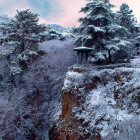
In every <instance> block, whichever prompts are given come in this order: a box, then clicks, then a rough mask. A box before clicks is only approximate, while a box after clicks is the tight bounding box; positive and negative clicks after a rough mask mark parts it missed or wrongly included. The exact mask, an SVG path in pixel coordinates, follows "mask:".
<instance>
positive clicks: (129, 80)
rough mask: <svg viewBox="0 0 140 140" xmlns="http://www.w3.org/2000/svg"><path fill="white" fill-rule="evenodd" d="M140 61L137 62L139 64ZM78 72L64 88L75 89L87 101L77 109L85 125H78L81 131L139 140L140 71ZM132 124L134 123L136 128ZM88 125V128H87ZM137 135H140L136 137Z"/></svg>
mask: <svg viewBox="0 0 140 140" xmlns="http://www.w3.org/2000/svg"><path fill="white" fill-rule="evenodd" d="M139 60H140V59H139V58H136V59H135V60H133V63H134V62H135V64H136V63H139ZM75 69H77V68H74V69H73V70H71V71H69V72H68V73H67V76H66V79H65V82H64V87H63V89H64V90H68V91H71V90H72V91H73V89H75V94H76V95H75V96H80V97H81V98H82V99H83V100H84V101H82V103H81V105H80V106H78V107H75V108H73V112H74V113H75V114H76V115H75V118H76V119H77V121H79V120H83V123H82V124H81V123H78V124H79V131H80V132H81V133H82V132H83V133H88V132H89V133H92V131H94V130H96V131H98V132H100V134H101V136H102V137H103V139H104V140H112V139H113V138H114V139H115V140H125V139H130V140H139V139H140V135H139V133H137V132H138V130H139V128H140V124H139V122H140V109H139V105H140V104H139V100H138V97H139V92H140V90H139V89H140V78H139V77H140V68H125V67H122V68H116V69H102V70H100V71H97V70H94V69H93V70H88V68H86V69H85V70H84V71H82V72H75ZM79 69H80V67H79ZM81 69H82V68H81ZM80 77H81V78H80ZM88 84H89V85H94V86H93V88H92V89H89V90H87V89H86V85H88ZM77 91H79V92H77ZM78 102H79V101H78ZM131 122H134V124H133V126H132V123H131ZM85 123H88V126H84V124H85ZM126 124H127V125H126ZM83 126H84V127H83ZM127 133H129V136H128V134H127ZM134 133H137V134H136V135H135V136H134V135H133V134H134Z"/></svg>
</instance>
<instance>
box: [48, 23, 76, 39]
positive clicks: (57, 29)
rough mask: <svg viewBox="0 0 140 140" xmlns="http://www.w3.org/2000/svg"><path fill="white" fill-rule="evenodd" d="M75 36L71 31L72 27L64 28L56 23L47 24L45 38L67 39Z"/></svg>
mask: <svg viewBox="0 0 140 140" xmlns="http://www.w3.org/2000/svg"><path fill="white" fill-rule="evenodd" d="M75 38H76V35H75V34H74V33H73V31H72V28H64V27H62V26H60V25H56V24H49V25H47V40H53V39H58V40H67V39H75Z"/></svg>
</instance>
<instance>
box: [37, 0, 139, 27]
mask: <svg viewBox="0 0 140 140" xmlns="http://www.w3.org/2000/svg"><path fill="white" fill-rule="evenodd" d="M134 1H135V2H134ZM134 1H132V0H110V2H111V3H112V4H115V5H116V6H119V5H121V4H122V3H127V4H128V5H129V6H130V8H131V9H132V10H133V11H134V14H135V16H136V17H137V19H138V21H140V15H139V13H140V8H139V5H140V1H139V0H134ZM57 2H59V4H60V6H61V7H62V12H61V13H58V14H60V15H59V16H57V17H51V16H50V18H49V20H47V19H44V18H41V20H40V21H41V22H45V23H48V24H52V23H55V24H60V25H62V26H65V27H70V26H78V25H79V22H78V19H79V18H80V17H81V16H82V15H83V14H82V13H79V11H80V9H81V7H84V6H85V4H86V2H87V1H86V0H57Z"/></svg>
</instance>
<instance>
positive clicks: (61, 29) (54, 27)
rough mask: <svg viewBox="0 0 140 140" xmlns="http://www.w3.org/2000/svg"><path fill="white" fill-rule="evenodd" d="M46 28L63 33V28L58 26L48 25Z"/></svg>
mask: <svg viewBox="0 0 140 140" xmlns="http://www.w3.org/2000/svg"><path fill="white" fill-rule="evenodd" d="M47 27H50V28H53V29H55V30H57V31H64V30H65V28H64V27H62V26H61V25H58V24H48V25H47Z"/></svg>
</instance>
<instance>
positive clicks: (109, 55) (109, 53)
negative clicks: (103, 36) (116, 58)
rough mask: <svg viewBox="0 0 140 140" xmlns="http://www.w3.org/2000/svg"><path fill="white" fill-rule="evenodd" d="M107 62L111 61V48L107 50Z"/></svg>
mask: <svg viewBox="0 0 140 140" xmlns="http://www.w3.org/2000/svg"><path fill="white" fill-rule="evenodd" d="M108 58H109V63H112V58H111V50H108Z"/></svg>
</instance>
